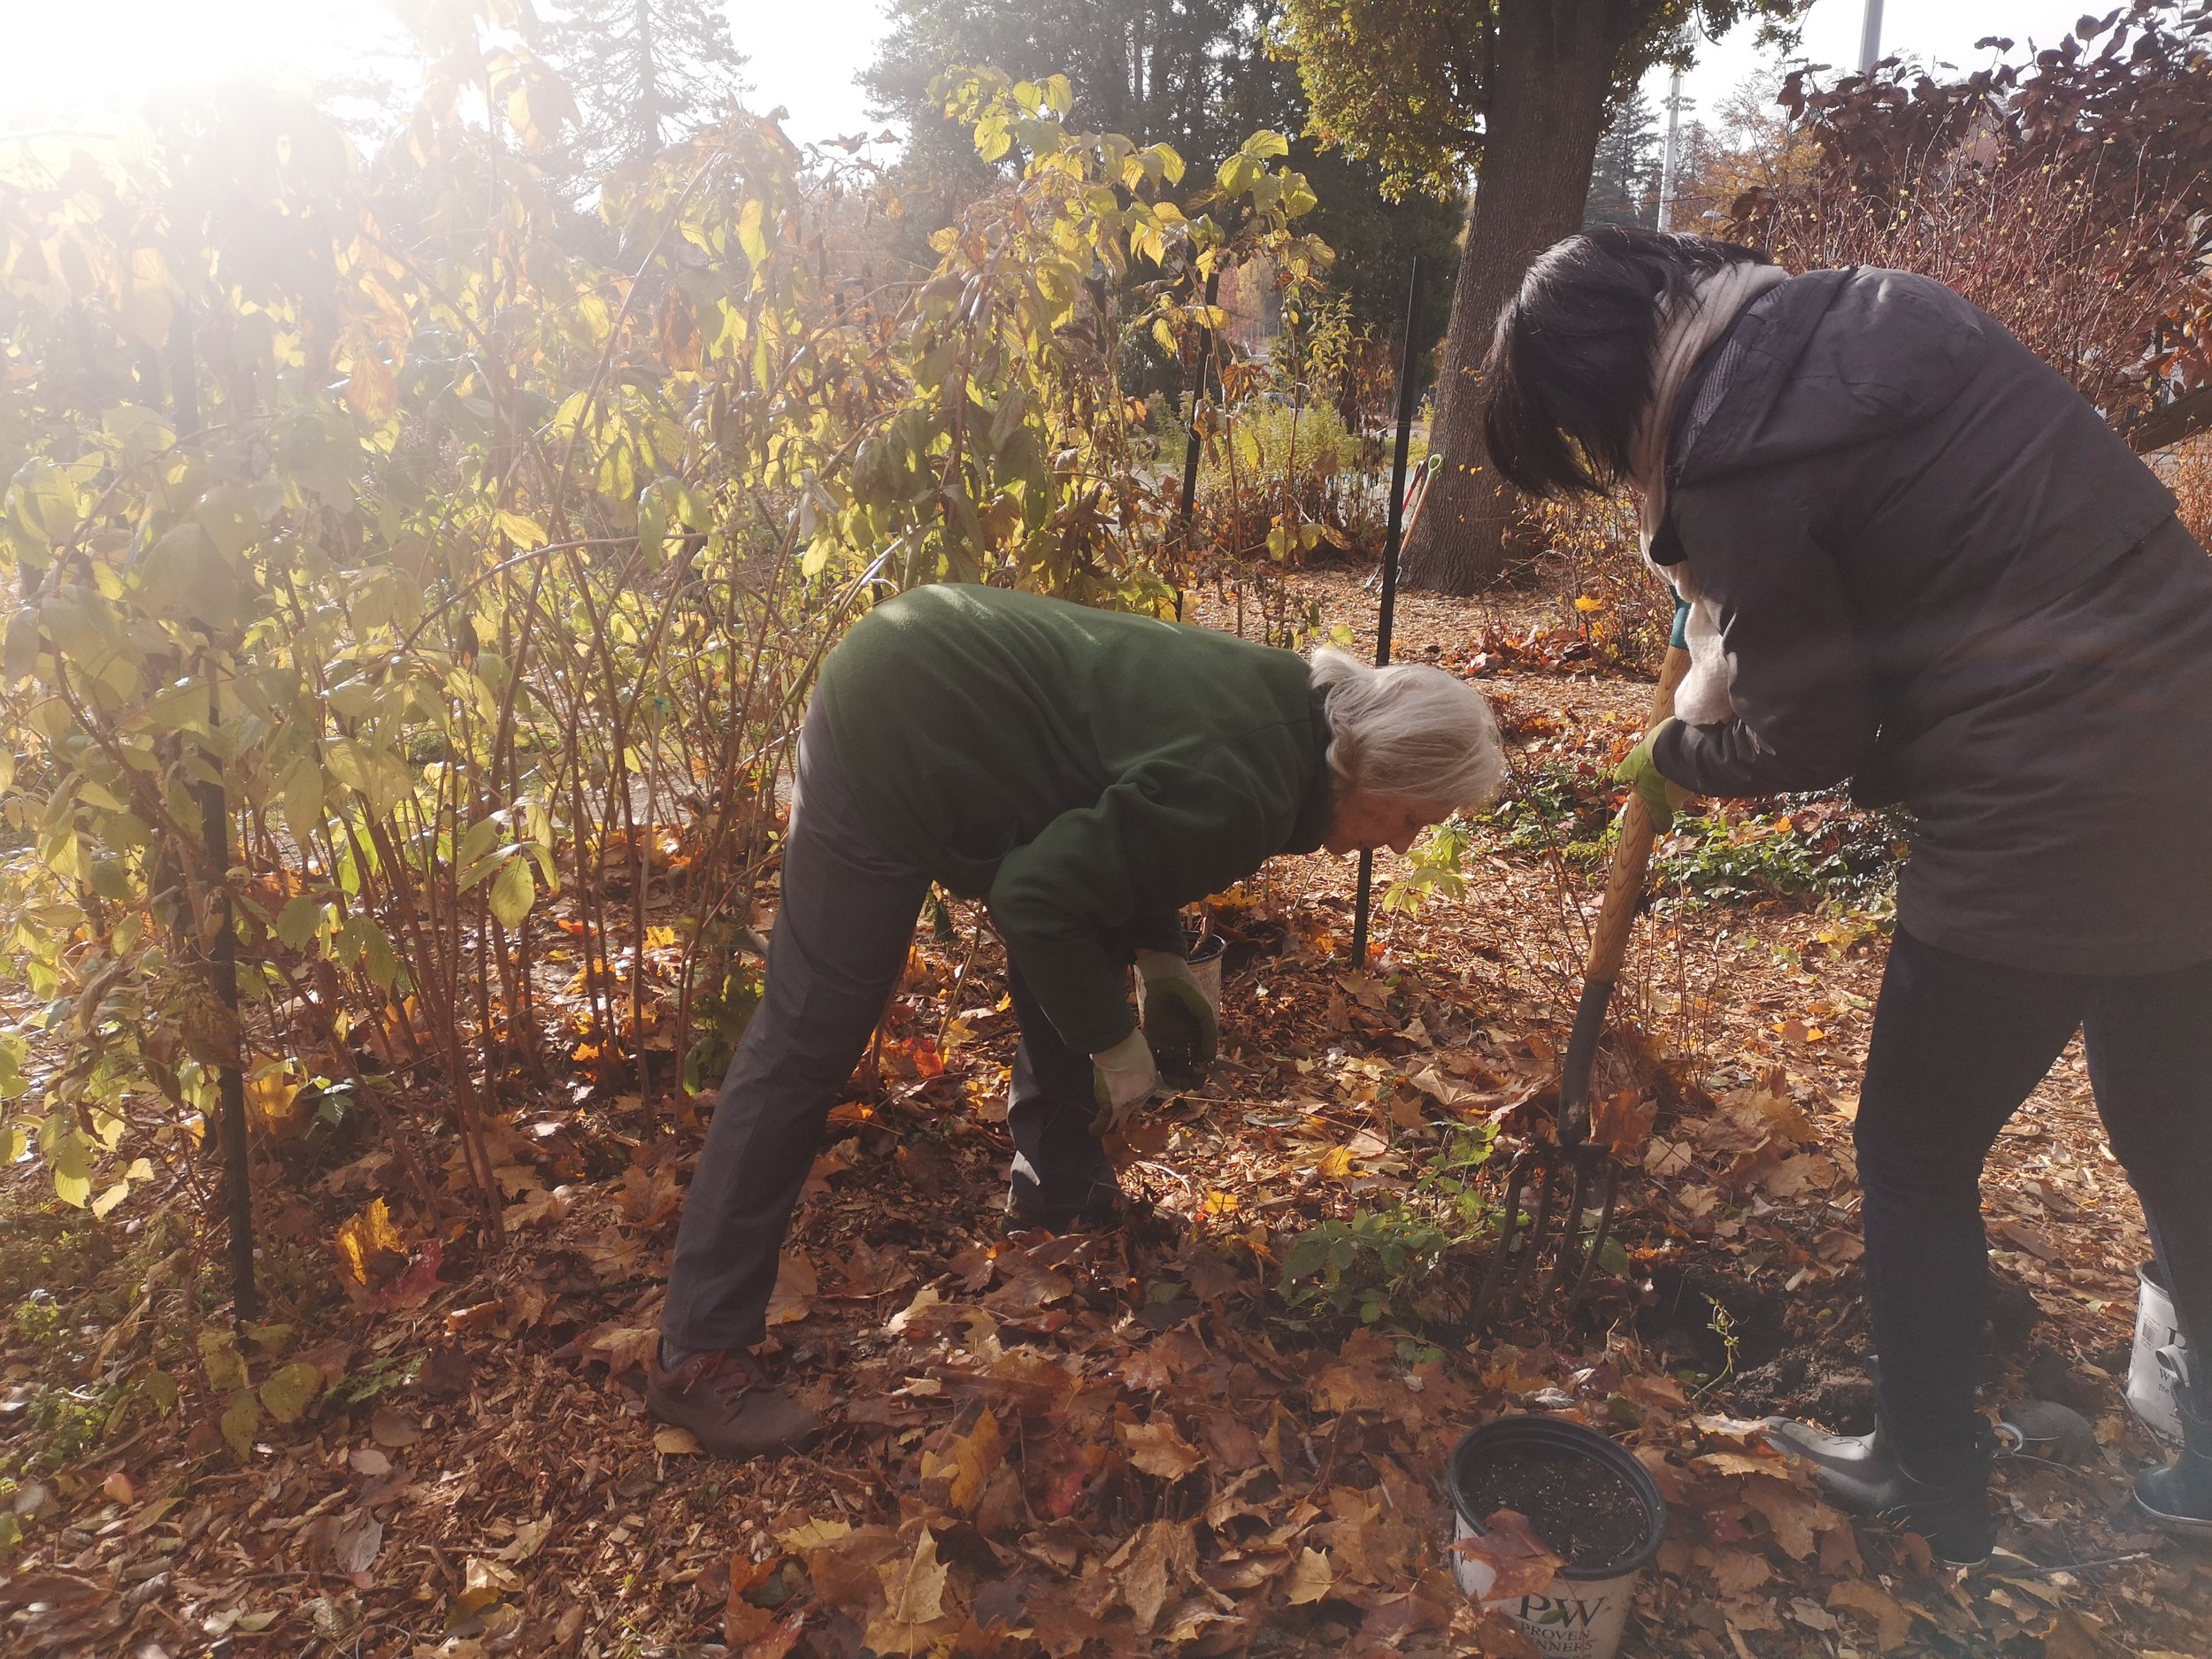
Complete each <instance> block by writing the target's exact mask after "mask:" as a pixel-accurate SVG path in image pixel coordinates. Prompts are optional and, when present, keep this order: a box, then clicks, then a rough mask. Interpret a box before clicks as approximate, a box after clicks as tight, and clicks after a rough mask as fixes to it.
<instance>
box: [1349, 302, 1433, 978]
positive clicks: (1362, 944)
mask: <svg viewBox="0 0 2212 1659" xmlns="http://www.w3.org/2000/svg"><path fill="white" fill-rule="evenodd" d="M1420 283H1421V262H1420V260H1419V259H1415V260H1414V262H1413V265H1412V268H1411V269H1410V270H1409V271H1408V272H1407V273H1406V333H1405V342H1404V344H1403V345H1402V347H1401V348H1400V349H1399V352H1398V447H1397V449H1396V452H1395V453H1394V454H1393V455H1392V457H1391V458H1390V528H1389V529H1388V531H1387V532H1386V534H1384V536H1383V567H1382V614H1381V616H1380V617H1379V618H1378V619H1377V621H1376V623H1375V666H1376V667H1378V668H1382V667H1386V666H1387V665H1388V664H1389V662H1390V629H1391V625H1392V623H1393V622H1394V621H1395V620H1396V618H1397V614H1398V543H1399V541H1400V539H1401V537H1402V535H1403V534H1404V531H1405V508H1406V457H1407V454H1408V452H1409V450H1410V449H1412V447H1413V307H1414V300H1415V298H1416V297H1417V295H1418V294H1419V292H1420ZM1374 885H1375V855H1374V854H1373V853H1371V852H1363V853H1362V854H1360V856H1359V894H1358V896H1357V897H1356V899H1355V900H1354V901H1353V904H1352V965H1353V966H1354V967H1355V968H1360V969H1364V968H1365V967H1366V966H1367V911H1368V901H1369V898H1370V896H1371V893H1372V891H1373V888H1374Z"/></svg>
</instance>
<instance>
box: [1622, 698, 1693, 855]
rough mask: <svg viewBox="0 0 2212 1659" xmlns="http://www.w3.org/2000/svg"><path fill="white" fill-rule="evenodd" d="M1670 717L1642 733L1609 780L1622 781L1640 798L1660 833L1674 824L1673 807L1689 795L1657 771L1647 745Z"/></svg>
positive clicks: (1675, 807)
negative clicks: (1638, 741)
mask: <svg viewBox="0 0 2212 1659" xmlns="http://www.w3.org/2000/svg"><path fill="white" fill-rule="evenodd" d="M1673 724H1674V722H1673V721H1672V720H1662V721H1660V722H1659V724H1658V725H1656V726H1653V727H1652V728H1651V730H1649V731H1648V732H1647V733H1644V741H1642V742H1640V743H1639V744H1637V745H1636V747H1635V748H1634V749H1631V750H1629V752H1628V758H1627V759H1626V760H1624V761H1623V762H1622V763H1621V764H1619V765H1618V766H1616V767H1615V768H1614V769H1613V781H1614V782H1615V783H1624V784H1626V785H1627V786H1628V787H1630V788H1632V789H1633V790H1634V791H1635V792H1636V793H1637V794H1638V795H1641V796H1642V797H1643V802H1644V808H1645V810H1647V811H1648V812H1649V813H1650V814H1651V827H1652V828H1653V829H1654V830H1655V831H1656V832H1657V833H1660V834H1662V835H1664V834H1665V833H1667V832H1668V831H1669V830H1670V829H1671V828H1673V827H1674V815H1675V812H1676V810H1678V808H1679V807H1680V806H1681V805H1682V803H1684V802H1685V801H1687V800H1688V799H1689V798H1690V792H1689V791H1688V790H1687V789H1685V788H1684V787H1682V786H1681V785H1680V784H1678V783H1677V782H1675V781H1674V780H1672V779H1671V778H1670V777H1668V776H1667V775H1666V774H1665V773H1664V772H1661V771H1660V770H1659V763H1658V762H1657V761H1655V760H1654V759H1653V758H1652V757H1651V746H1652V744H1653V742H1654V741H1656V740H1657V738H1658V736H1659V733H1662V732H1663V731H1665V730H1666V729H1667V727H1669V726H1672V725H1673Z"/></svg>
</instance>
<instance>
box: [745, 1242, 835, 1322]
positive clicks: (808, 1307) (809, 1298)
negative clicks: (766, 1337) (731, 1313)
mask: <svg viewBox="0 0 2212 1659" xmlns="http://www.w3.org/2000/svg"><path fill="white" fill-rule="evenodd" d="M819 1288H820V1286H819V1283H818V1280H817V1279H816V1277H815V1272H814V1264H813V1263H811V1262H810V1261H808V1260H807V1259H806V1257H804V1256H801V1255H799V1254H798V1252H796V1251H795V1250H786V1251H785V1252H784V1253H783V1254H782V1256H780V1257H779V1258H778V1260H777V1263H776V1287H775V1289H773V1290H772V1291H771V1292H769V1294H768V1323H769V1325H771V1326H774V1325H796V1324H797V1323H798V1322H799V1321H800V1320H802V1319H803V1318H805V1317H807V1315H809V1314H810V1313H812V1312H813V1311H814V1298H815V1295H816V1294H817V1292H818V1290H819ZM756 1294H757V1293H756Z"/></svg>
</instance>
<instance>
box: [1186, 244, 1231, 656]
mask: <svg viewBox="0 0 2212 1659" xmlns="http://www.w3.org/2000/svg"><path fill="white" fill-rule="evenodd" d="M1220 291H1221V267H1220V266H1219V265H1216V266H1214V268H1213V271H1212V273H1210V275H1209V276H1208V277H1207V278H1206V309H1207V310H1208V311H1211V310H1212V309H1213V303H1214V296H1215V295H1217V294H1218V293H1219V292H1220ZM1213 349H1214V331H1213V329H1212V327H1211V326H1207V327H1206V328H1203V329H1202V330H1201V331H1200V332H1199V335H1198V366H1197V369H1196V371H1195V372H1194V373H1193V374H1192V375H1191V392H1190V432H1189V434H1187V437H1186V438H1185V440H1184V443H1183V499H1182V503H1181V504H1180V505H1179V507H1177V509H1176V511H1175V550H1176V555H1177V557H1179V559H1180V560H1181V561H1182V566H1183V568H1181V569H1180V570H1178V571H1177V572H1175V619H1176V620H1177V621H1178V622H1180V621H1181V620H1182V619H1183V580H1184V579H1185V578H1186V577H1187V576H1188V575H1189V574H1190V519H1191V511H1192V510H1193V509H1194V507H1196V506H1197V504H1198V447H1199V446H1198V405H1199V404H1200V403H1203V402H1204V401H1205V398H1206V363H1207V359H1208V358H1210V357H1212V356H1213Z"/></svg>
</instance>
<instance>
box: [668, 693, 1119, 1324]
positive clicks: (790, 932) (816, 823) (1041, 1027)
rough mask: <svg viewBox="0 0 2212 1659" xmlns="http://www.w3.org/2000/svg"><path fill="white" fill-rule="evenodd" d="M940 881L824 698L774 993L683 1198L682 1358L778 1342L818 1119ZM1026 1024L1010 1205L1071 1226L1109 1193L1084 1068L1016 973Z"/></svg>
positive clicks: (671, 1310) (675, 1286) (673, 1283)
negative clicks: (860, 786)
mask: <svg viewBox="0 0 2212 1659" xmlns="http://www.w3.org/2000/svg"><path fill="white" fill-rule="evenodd" d="M929 885H930V875H929V872H926V871H924V870H919V869H917V868H915V867H914V866H913V865H912V864H908V863H906V862H904V861H903V860H902V859H900V858H899V857H897V856H895V855H894V854H892V853H891V852H889V851H888V850H887V849H885V847H884V846H883V844H882V842H881V841H879V840H878V839H877V837H876V834H875V832H874V831H873V830H872V829H871V828H870V827H869V826H868V822H867V819H866V818H864V816H863V815H862V812H861V810H860V803H858V802H857V801H856V800H855V799H854V798H853V794H852V790H851V788H850V787H849V786H848V784H847V783H846V780H845V776H844V773H843V772H842V770H841V768H840V767H839V765H838V762H837V754H836V750H835V749H834V747H833V744H832V743H831V741H830V733H829V723H828V721H827V719H826V717H825V716H824V714H823V711H822V708H821V705H820V703H816V704H815V705H814V706H813V707H812V708H811V709H810V710H808V711H807V718H806V725H805V726H804V728H803V731H802V732H801V733H800V737H799V754H798V767H797V787H796V789H795V793H794V795H793V799H792V804H791V828H790V833H789V835H788V836H787V839H786V841H785V843H784V854H783V896H782V902H781V905H780V908H779V909H778V910H777V912H776V925H775V927H774V929H773V930H772V933H770V936H769V941H768V975H767V985H766V987H765V990H764V994H763V995H762V999H761V1002H760V1006H759V1007H758V1008H757V1009H755V1010H754V1011H753V1018H752V1020H751V1022H750V1023H749V1025H747V1026H746V1028H745V1034H744V1036H743V1037H742V1038H741V1039H740V1040H739V1041H738V1045H737V1052H736V1053H735V1054H734V1055H733V1056H731V1059H730V1069H729V1071H728V1072H727V1073H726V1075H725V1076H724V1078H723V1079H722V1092H721V1094H720V1095H719V1097H718V1099H717V1101H716V1102H715V1109H714V1121H713V1124H712V1125H711V1126H710V1128H709V1129H708V1131H707V1141H706V1146H705V1148H703V1150H702V1151H701V1153H700V1155H699V1164H698V1168H697V1169H696V1170H695V1171H694V1172H693V1174H692V1178H691V1190H690V1192H689V1193H688V1194H687V1196H686V1197H685V1200H684V1212H683V1220H682V1223H681V1225H680V1227H679V1228H678V1230H677V1234H676V1256H675V1260H674V1262H673V1263H672V1265H671V1267H670V1269H669V1274H668V1303H667V1308H666V1310H665V1311H664V1314H663V1315H662V1318H661V1333H662V1335H663V1336H664V1337H665V1338H666V1339H667V1340H668V1341H669V1342H670V1343H672V1345H674V1346H675V1347H677V1348H690V1349H697V1348H749V1347H750V1346H752V1345H753V1344H754V1343H756V1342H758V1341H759V1340H761V1339H762V1338H763V1337H764V1335H766V1334H767V1311H768V1297H769V1294H770V1293H771V1292H772V1290H773V1289H774V1288H775V1284H776V1264H777V1258H778V1255H779V1252H780V1248H781V1247H782V1244H783V1235H784V1233H785V1230H786V1229H787V1227H788V1226H789V1225H790V1220H791V1211H792V1210H793V1208H794V1207H795V1205H796V1204H797V1202H798V1200H799V1189H800V1187H802V1186H803V1185H804V1184H805V1181H806V1177H807V1171H809V1170H810V1168H811V1167H812V1166H813V1163H814V1156H815V1154H816V1152H817V1151H818V1149H819V1148H820V1145H821V1140H822V1125H823V1124H824V1122H825V1121H826V1119H827V1118H828V1116H829V1110H830V1108H831V1107H832V1106H833V1105H834V1104H835V1103H836V1102H837V1100H838V1098H839V1095H840V1094H841V1092H842V1090H843V1089H844V1087H845V1083H846V1080H847V1079H849V1077H850V1076H851V1075H852V1070H853V1067H854V1066H855V1065H856V1064H858V1063H859V1061H860V1058H861V1056H862V1055H863V1054H864V1053H865V1052H866V1051H867V1047H868V1042H869V1040H870V1038H871V1037H872V1035H873V1034H874V1032H875V1028H876V1022H877V1020H878V1019H879V1018H881V1016H882V1014H883V1010H884V1007H885V1004H886V1003H887V1002H888V1001H889V1000H890V997H891V994H892V993H893V992H894V991H895V990H896V989H897V988H898V983H899V978H900V975H901V974H902V972H903V971H904V969H905V966H906V957H907V949H908V947H909V946H910V944H911V943H912V941H913V937H914V921H915V918H916V917H917V915H918V914H919V912H920V910H921V907H922V901H923V900H924V899H925V898H926V896H927V895H928V893H929ZM1007 985H1008V990H1009V991H1010V994H1011V995H1012V998H1013V1004H1014V1015H1015V1018H1016V1019H1017V1020H1018V1022H1019V1024H1020V1026H1021V1046H1020V1048H1019V1049H1018V1052H1017V1053H1016V1055H1015V1057H1014V1079H1013V1087H1012V1091H1011V1094H1010V1099H1009V1103H1008V1116H1009V1127H1010V1129H1011V1130H1012V1132H1013V1137H1014V1148H1015V1157H1014V1173H1013V1189H1012V1198H1013V1202H1014V1204H1015V1207H1016V1208H1017V1209H1018V1210H1019V1211H1021V1212H1022V1214H1023V1215H1024V1216H1025V1217H1033V1218H1034V1219H1037V1220H1039V1221H1041V1222H1046V1223H1050V1222H1054V1221H1064V1220H1065V1219H1068V1218H1071V1217H1073V1216H1074V1215H1075V1214H1076V1213H1078V1212H1079V1211H1080V1210H1082V1209H1084V1208H1085V1207H1086V1206H1087V1205H1088V1204H1090V1203H1092V1202H1094V1201H1095V1200H1096V1199H1097V1198H1098V1197H1099V1196H1100V1195H1101V1194H1102V1191H1103V1192H1110V1191H1112V1190H1113V1189H1114V1187H1115V1185H1116V1183H1115V1178H1114V1167H1113V1163H1112V1160H1111V1159H1110V1158H1109V1157H1108V1156H1106V1151H1105V1148H1103V1147H1102V1145H1100V1143H1099V1141H1098V1139H1097V1137H1095V1136H1094V1135H1093V1134H1092V1133H1091V1130H1090V1124H1091V1118H1092V1116H1093V1112H1094V1106H1093V1104H1092V1099H1091V1062H1090V1060H1089V1057H1088V1056H1085V1055H1082V1054H1079V1053H1077V1052H1076V1051H1075V1050H1073V1049H1071V1048H1069V1047H1068V1046H1067V1044H1065V1043H1064V1042H1063V1041H1060V1037H1059V1034H1058V1033H1056V1031H1054V1030H1053V1028H1052V1024H1051V1022H1050V1021H1049V1020H1048V1019H1047V1018H1045V1017H1044V1014H1043V1011H1042V1010H1041V1009H1040V1008H1039V1007H1038V1006H1037V1004H1036V1002H1035V1000H1034V999H1033V997H1031V995H1029V990H1028V987H1026V986H1025V985H1024V984H1023V983H1022V981H1021V979H1020V978H1019V976H1018V974H1016V973H1015V972H1014V971H1013V969H1012V967H1011V965H1009V967H1008V971H1007Z"/></svg>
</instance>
